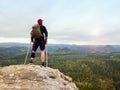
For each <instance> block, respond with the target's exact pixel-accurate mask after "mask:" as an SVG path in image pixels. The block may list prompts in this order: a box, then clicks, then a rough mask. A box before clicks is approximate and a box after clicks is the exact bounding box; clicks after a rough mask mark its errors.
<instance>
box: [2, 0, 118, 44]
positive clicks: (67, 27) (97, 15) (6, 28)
mask: <svg viewBox="0 0 120 90" xmlns="http://www.w3.org/2000/svg"><path fill="white" fill-rule="evenodd" d="M36 2H37V3H36ZM119 3H120V2H119V1H118V0H114V1H108V0H106V1H104V0H101V1H96V0H92V1H89V0H84V1H81V0H75V1H73V0H69V1H68V0H61V1H55V0H52V1H51V0H45V1H43V0H34V1H33V0H20V1H16V0H11V1H9V0H1V1H0V23H1V24H0V37H2V38H3V37H4V38H6V39H7V38H8V39H10V38H11V40H12V39H13V38H24V39H25V38H26V39H28V38H29V37H30V34H29V33H30V31H31V26H32V25H33V24H35V23H36V21H37V19H38V18H43V19H44V25H45V26H46V28H47V29H48V32H49V40H50V43H55V42H56V43H78V44H81V43H83V44H84V43H86V44H93V43H95V44H97V43H102V44H103V43H108V44H109V43H110V44H111V43H119V38H120V36H119V33H120V32H119V29H120V11H119V8H120V6H119ZM2 40H3V39H2ZM3 41H4V40H3Z"/></svg>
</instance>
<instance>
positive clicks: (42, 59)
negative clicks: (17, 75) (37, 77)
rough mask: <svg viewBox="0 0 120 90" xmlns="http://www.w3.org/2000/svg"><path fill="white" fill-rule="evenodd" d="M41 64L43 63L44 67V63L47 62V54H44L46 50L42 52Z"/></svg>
mask: <svg viewBox="0 0 120 90" xmlns="http://www.w3.org/2000/svg"><path fill="white" fill-rule="evenodd" d="M41 62H42V66H44V62H45V52H44V50H41Z"/></svg>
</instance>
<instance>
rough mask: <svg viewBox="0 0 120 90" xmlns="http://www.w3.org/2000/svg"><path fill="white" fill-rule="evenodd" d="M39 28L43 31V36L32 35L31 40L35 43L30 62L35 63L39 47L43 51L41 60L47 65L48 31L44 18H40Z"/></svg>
mask: <svg viewBox="0 0 120 90" xmlns="http://www.w3.org/2000/svg"><path fill="white" fill-rule="evenodd" d="M37 22H38V25H39V28H40V29H39V30H40V31H41V34H42V36H40V37H38V38H35V37H32V36H31V42H32V43H33V46H32V52H31V59H30V63H33V60H34V58H35V52H36V50H37V48H38V47H40V51H41V62H42V66H45V44H46V43H47V37H48V32H47V29H46V27H45V26H43V20H42V19H38V21H37Z"/></svg>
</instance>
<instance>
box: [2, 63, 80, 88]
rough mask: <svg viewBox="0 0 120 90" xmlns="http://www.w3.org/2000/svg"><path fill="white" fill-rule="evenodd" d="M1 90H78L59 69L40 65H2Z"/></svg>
mask: <svg viewBox="0 0 120 90" xmlns="http://www.w3.org/2000/svg"><path fill="white" fill-rule="evenodd" d="M0 90H78V88H77V87H76V85H75V84H74V83H73V82H72V79H71V78H70V77H68V76H65V75H64V74H62V73H61V72H60V71H59V70H57V69H52V68H49V67H42V66H38V65H12V66H7V67H0Z"/></svg>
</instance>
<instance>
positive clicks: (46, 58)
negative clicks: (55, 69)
mask: <svg viewBox="0 0 120 90" xmlns="http://www.w3.org/2000/svg"><path fill="white" fill-rule="evenodd" d="M45 61H46V67H48V53H47V44H46V45H45Z"/></svg>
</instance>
